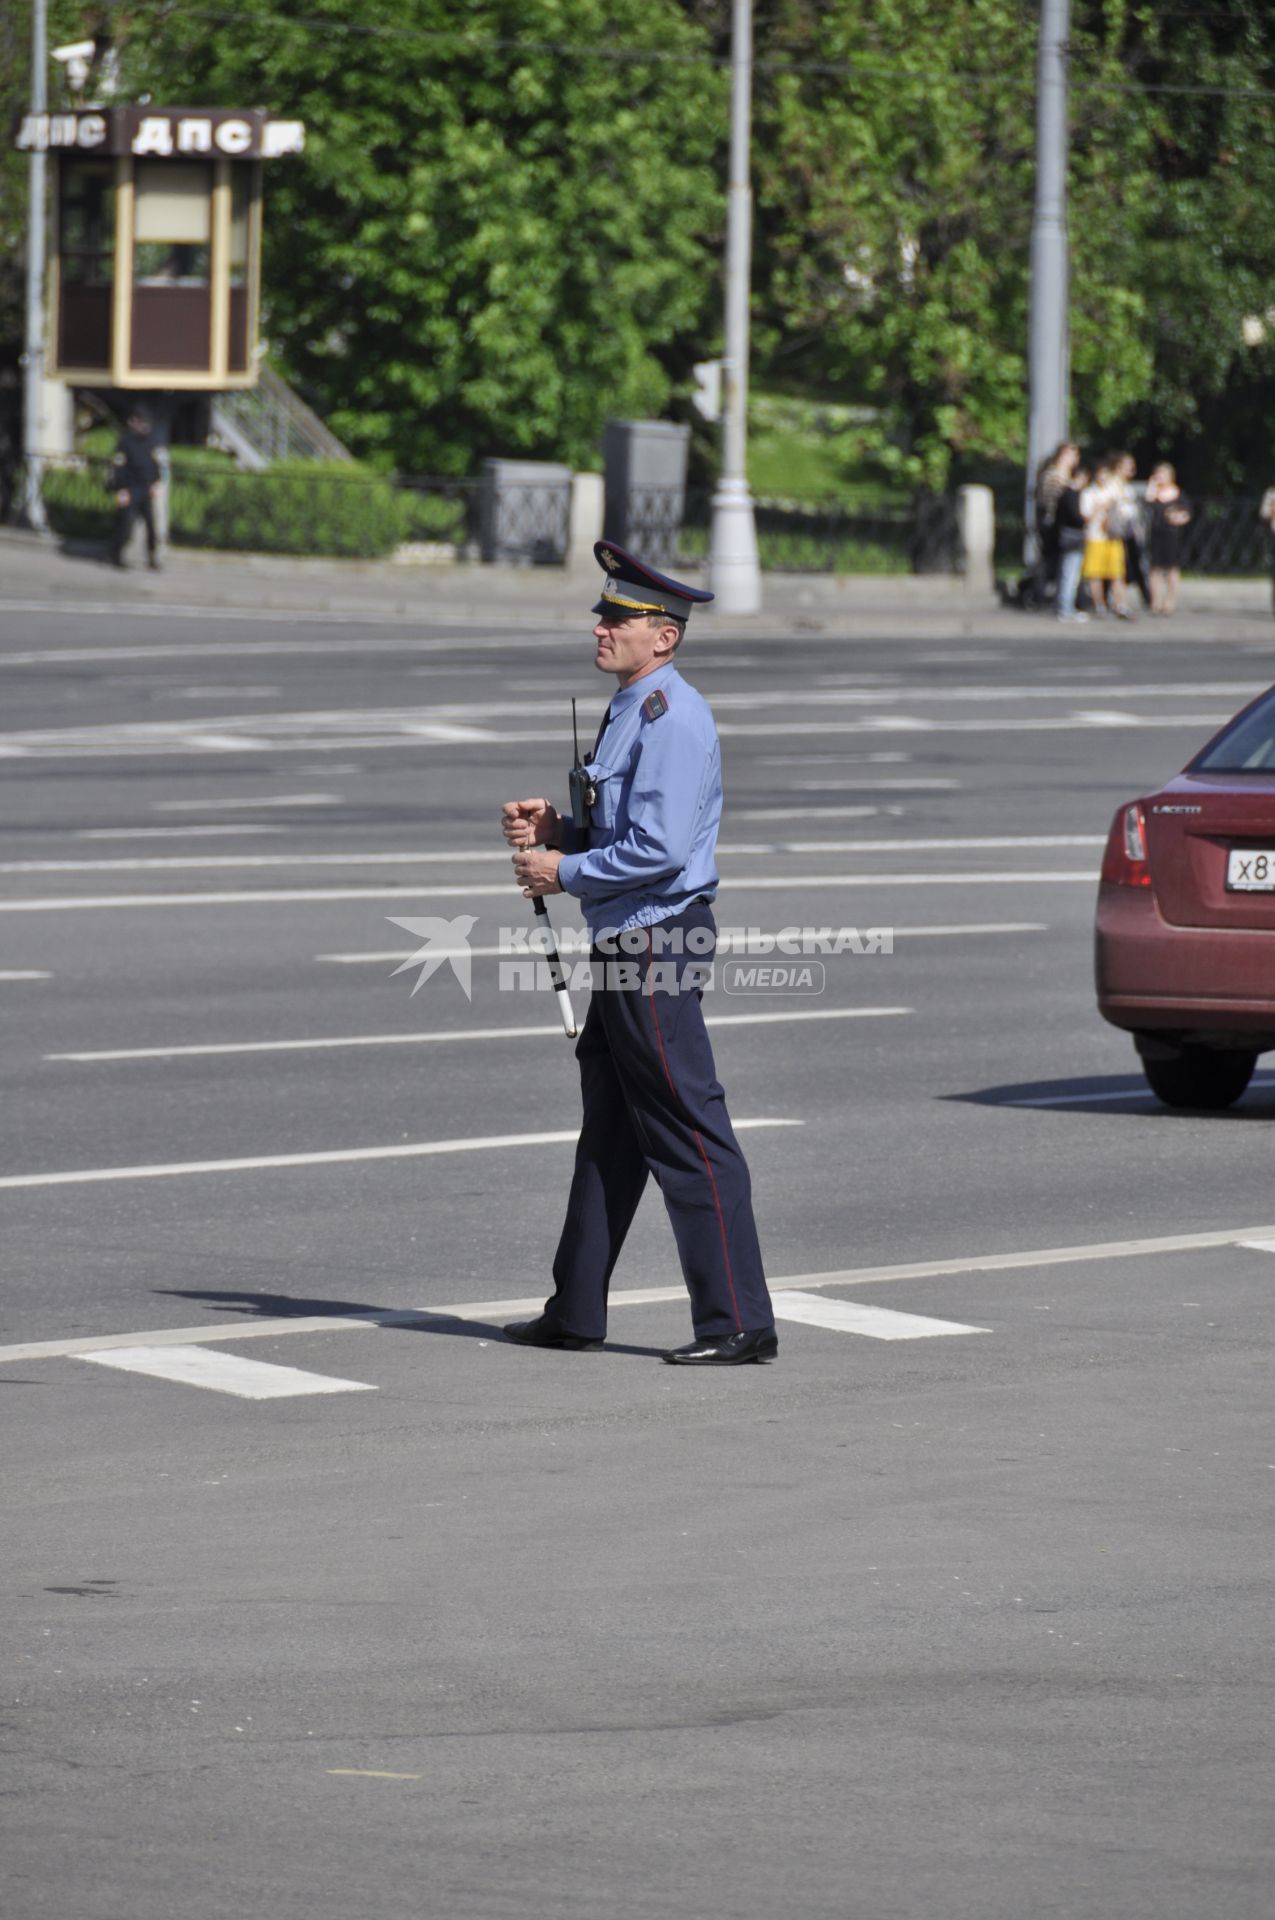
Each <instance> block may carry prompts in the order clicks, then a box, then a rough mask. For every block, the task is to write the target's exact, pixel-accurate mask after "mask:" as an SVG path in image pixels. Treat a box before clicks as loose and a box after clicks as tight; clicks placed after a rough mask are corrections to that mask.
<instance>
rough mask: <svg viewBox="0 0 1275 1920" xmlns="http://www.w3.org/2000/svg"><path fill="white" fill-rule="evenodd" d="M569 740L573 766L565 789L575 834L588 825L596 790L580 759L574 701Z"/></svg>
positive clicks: (582, 830) (578, 732)
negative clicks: (573, 752)
mask: <svg viewBox="0 0 1275 1920" xmlns="http://www.w3.org/2000/svg"><path fill="white" fill-rule="evenodd" d="M571 740H572V744H573V746H574V748H575V764H574V765H573V767H572V769H571V771H570V773H569V774H568V775H567V787H568V790H569V792H570V794H571V819H572V821H573V823H574V825H575V827H576V830H577V832H581V833H582V832H584V831H585V830H586V829H587V827H588V825H589V815H590V812H591V811H592V808H593V805H594V803H595V801H596V800H597V797H598V790H597V787H596V786H595V785H594V783H593V781H592V780H590V778H589V775H588V773H587V772H586V770H585V768H584V766H583V764H582V762H581V759H580V730H579V728H578V726H577V725H576V703H575V701H574V700H573V701H572V702H571Z"/></svg>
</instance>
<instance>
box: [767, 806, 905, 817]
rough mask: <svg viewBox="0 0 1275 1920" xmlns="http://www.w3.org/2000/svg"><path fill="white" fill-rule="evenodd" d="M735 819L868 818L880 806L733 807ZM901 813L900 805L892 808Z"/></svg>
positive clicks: (880, 809)
mask: <svg viewBox="0 0 1275 1920" xmlns="http://www.w3.org/2000/svg"><path fill="white" fill-rule="evenodd" d="M731 811H732V814H733V815H734V818H735V819H736V820H870V819H871V818H872V816H873V815H874V814H877V813H880V812H882V811H883V809H882V808H880V807H844V806H842V807H733V808H732V809H731ZM893 811H894V812H895V813H901V812H902V811H903V809H902V808H901V807H895V808H894V809H893Z"/></svg>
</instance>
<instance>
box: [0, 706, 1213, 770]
mask: <svg viewBox="0 0 1275 1920" xmlns="http://www.w3.org/2000/svg"><path fill="white" fill-rule="evenodd" d="M1228 717H1229V716H1228V715H1227V714H1225V713H1185V714H1137V713H1124V714H1117V713H1111V714H1104V715H1102V716H1100V717H1096V716H1093V715H1089V716H1084V715H1080V716H1075V715H1073V716H1070V717H1068V718H1060V719H1053V720H1021V719H1015V720H1006V719H993V718H978V719H970V720H951V719H948V720H925V719H921V718H919V717H917V716H915V715H910V714H873V715H870V716H868V717H867V718H865V719H862V720H828V719H822V720H784V719H779V718H775V719H771V720H768V721H765V722H754V721H734V720H723V721H721V722H720V724H719V726H718V729H717V731H718V733H719V734H720V736H721V738H722V739H723V740H726V739H740V740H765V739H771V738H776V737H783V736H794V735H811V736H823V737H825V738H826V737H828V736H835V735H843V734H845V735H849V734H863V733H881V732H892V731H893V732H912V733H970V734H992V733H1085V732H1088V731H1091V730H1092V729H1093V728H1095V727H1098V728H1126V729H1135V730H1136V729H1143V730H1157V729H1158V730H1160V731H1164V730H1167V729H1174V728H1183V727H1189V728H1191V729H1192V730H1199V729H1202V728H1205V727H1212V728H1217V727H1219V726H1221V724H1222V723H1223V721H1225V720H1226V719H1227V718H1228ZM280 722H283V723H285V724H284V725H283V726H282V727H281V726H280V724H279V723H280ZM356 722H357V723H358V725H357V726H356ZM360 727H361V728H362V729H363V731H360V730H359V728H360ZM368 728H371V729H374V730H373V731H367V729H368ZM319 729H322V731H320V730H319ZM560 745H561V739H560V729H556V728H555V729H549V730H546V729H544V728H538V729H537V728H533V729H512V728H509V729H505V730H504V731H500V732H498V731H496V730H495V729H494V728H482V727H473V726H462V725H460V724H458V723H454V722H447V721H443V720H434V719H428V718H422V719H420V720H414V719H412V718H411V717H410V715H407V714H404V713H401V712H399V713H394V714H393V715H391V716H389V717H386V716H382V715H380V714H351V715H348V716H345V715H335V716H334V715H331V714H314V715H308V716H306V715H295V714H251V715H248V714H245V715H242V716H238V715H232V716H230V717H228V718H226V719H223V720H221V721H219V722H215V723H213V725H212V726H208V725H205V726H203V727H200V728H193V727H192V724H191V723H190V722H187V723H185V724H180V723H178V722H176V721H147V722H138V723H137V724H135V725H132V726H115V727H96V728H95V727H80V728H74V727H69V728H58V729H37V730H27V731H23V732H19V733H10V734H0V759H23V758H32V757H34V758H40V759H99V758H114V759H121V758H128V757H130V756H138V755H141V756H148V757H151V758H156V757H160V758H162V757H172V756H175V755H182V754H188V753H263V752H266V751H267V750H268V751H270V752H271V753H276V754H278V753H349V752H350V751H351V750H352V749H360V750H365V751H371V750H372V749H386V748H404V747H419V746H433V747H448V746H486V747H513V746H541V747H543V746H560Z"/></svg>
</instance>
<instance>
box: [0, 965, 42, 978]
mask: <svg viewBox="0 0 1275 1920" xmlns="http://www.w3.org/2000/svg"><path fill="white" fill-rule="evenodd" d="M52 978H53V975H52V974H51V973H44V972H42V971H41V970H40V969H39V968H38V967H6V968H4V969H3V971H0V980H51V979H52Z"/></svg>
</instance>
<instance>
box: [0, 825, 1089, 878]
mask: <svg viewBox="0 0 1275 1920" xmlns="http://www.w3.org/2000/svg"><path fill="white" fill-rule="evenodd" d="M1106 844H1107V836H1106V834H1105V833H1020V834H985V835H982V836H980V837H978V838H965V839H960V840H958V839H947V838H943V839H926V840H904V839H890V840H783V841H778V840H777V841H776V842H775V843H774V845H773V846H769V847H749V848H748V852H749V853H750V854H769V853H943V852H952V853H973V852H976V851H978V852H982V851H989V852H991V851H998V850H1000V851H1003V850H1006V849H1009V850H1013V849H1015V848H1018V847H1105V846H1106ZM719 851H720V852H722V853H724V854H729V853H731V852H733V851H738V850H737V849H733V848H731V847H729V846H724V847H722V848H720V849H719ZM280 857H281V858H282V857H283V856H280ZM3 871H4V869H3V868H2V867H0V872H3Z"/></svg>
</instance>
